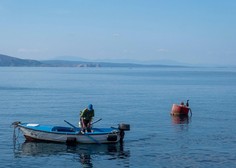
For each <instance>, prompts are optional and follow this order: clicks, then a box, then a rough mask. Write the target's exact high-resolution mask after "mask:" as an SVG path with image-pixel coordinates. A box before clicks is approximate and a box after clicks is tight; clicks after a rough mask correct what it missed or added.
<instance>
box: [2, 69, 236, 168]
mask: <svg viewBox="0 0 236 168" xmlns="http://www.w3.org/2000/svg"><path fill="white" fill-rule="evenodd" d="M187 99H189V100H190V102H189V103H190V107H191V109H192V112H193V115H192V117H189V118H184V119H180V118H176V117H171V116H170V110H171V107H172V104H173V103H180V102H181V101H186V100H187ZM235 101H236V69H235V68H13V67H10V68H9V67H8V68H0V115H1V127H0V135H1V138H0V139H1V143H0V149H1V152H0V158H1V159H0V167H14V168H17V167H35V168H36V167H45V168H49V167H181V168H182V167H196V168H198V167H204V168H206V167H214V168H215V167H236V152H235V149H236V124H235V120H236V103H235ZM89 103H92V104H93V105H94V108H95V120H96V119H99V118H102V121H100V122H98V123H96V126H97V127H110V126H117V124H119V123H127V124H130V125H131V131H129V132H126V136H125V141H124V144H123V145H120V144H115V145H77V146H76V147H71V146H66V145H64V144H53V143H25V142H24V137H23V136H22V134H21V133H19V132H18V131H17V130H16V132H15V134H16V136H17V141H13V133H14V129H13V128H12V127H11V123H12V122H14V121H22V122H32V123H41V124H49V123H50V124H55V125H63V126H67V124H66V123H65V122H64V120H67V121H69V122H71V123H73V124H77V122H78V115H79V111H80V110H81V109H83V108H85V107H86V106H87V104H89Z"/></svg>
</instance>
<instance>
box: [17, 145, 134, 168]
mask: <svg viewBox="0 0 236 168" xmlns="http://www.w3.org/2000/svg"><path fill="white" fill-rule="evenodd" d="M68 154H72V158H71V159H72V160H74V161H78V162H80V163H81V165H82V166H83V167H93V158H94V157H99V156H101V155H102V156H104V155H105V156H106V157H107V158H108V159H109V160H110V159H111V160H112V159H127V158H129V157H130V152H129V151H128V150H127V151H125V150H124V146H123V145H122V144H101V145H97V144H79V145H76V146H68V145H66V144H57V143H44V142H24V143H22V144H17V145H15V149H14V156H15V157H16V158H19V157H25V156H33V157H52V156H56V157H57V156H63V155H65V156H68Z"/></svg>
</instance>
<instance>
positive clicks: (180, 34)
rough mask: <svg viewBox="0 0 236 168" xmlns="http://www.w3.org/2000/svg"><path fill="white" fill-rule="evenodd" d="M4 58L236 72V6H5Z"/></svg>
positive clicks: (156, 0) (80, 2) (152, 2)
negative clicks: (167, 63)
mask: <svg viewBox="0 0 236 168" xmlns="http://www.w3.org/2000/svg"><path fill="white" fill-rule="evenodd" d="M0 54H6V55H10V56H15V57H19V58H27V59H28V58H30V59H38V60H43V59H51V58H55V57H58V56H77V57H82V58H86V59H134V60H143V61H147V60H174V61H180V62H186V63H193V64H195V63H197V64H198V63H201V64H221V65H224V64H225V65H228V64H231V65H232V64H233V65H236V0H37V1H36V0H0Z"/></svg>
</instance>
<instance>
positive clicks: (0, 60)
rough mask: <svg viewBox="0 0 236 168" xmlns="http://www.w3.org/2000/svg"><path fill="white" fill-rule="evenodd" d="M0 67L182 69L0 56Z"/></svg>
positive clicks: (154, 65)
mask: <svg viewBox="0 0 236 168" xmlns="http://www.w3.org/2000/svg"><path fill="white" fill-rule="evenodd" d="M0 66H5V67H6V66H16V67H129V68H132V67H183V66H178V65H177V66H175V65H156V64H153V65H150V64H149V65H147V64H134V63H112V62H86V61H67V60H45V61H37V60H30V59H20V58H16V57H11V56H7V55H3V54H0Z"/></svg>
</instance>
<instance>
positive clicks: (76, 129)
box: [64, 120, 79, 131]
mask: <svg viewBox="0 0 236 168" xmlns="http://www.w3.org/2000/svg"><path fill="white" fill-rule="evenodd" d="M64 121H65V122H66V123H67V124H69V125H70V126H72V127H73V128H74V129H75V131H78V129H79V128H78V127H76V126H74V125H73V124H71V123H69V122H68V121H66V120H64Z"/></svg>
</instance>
